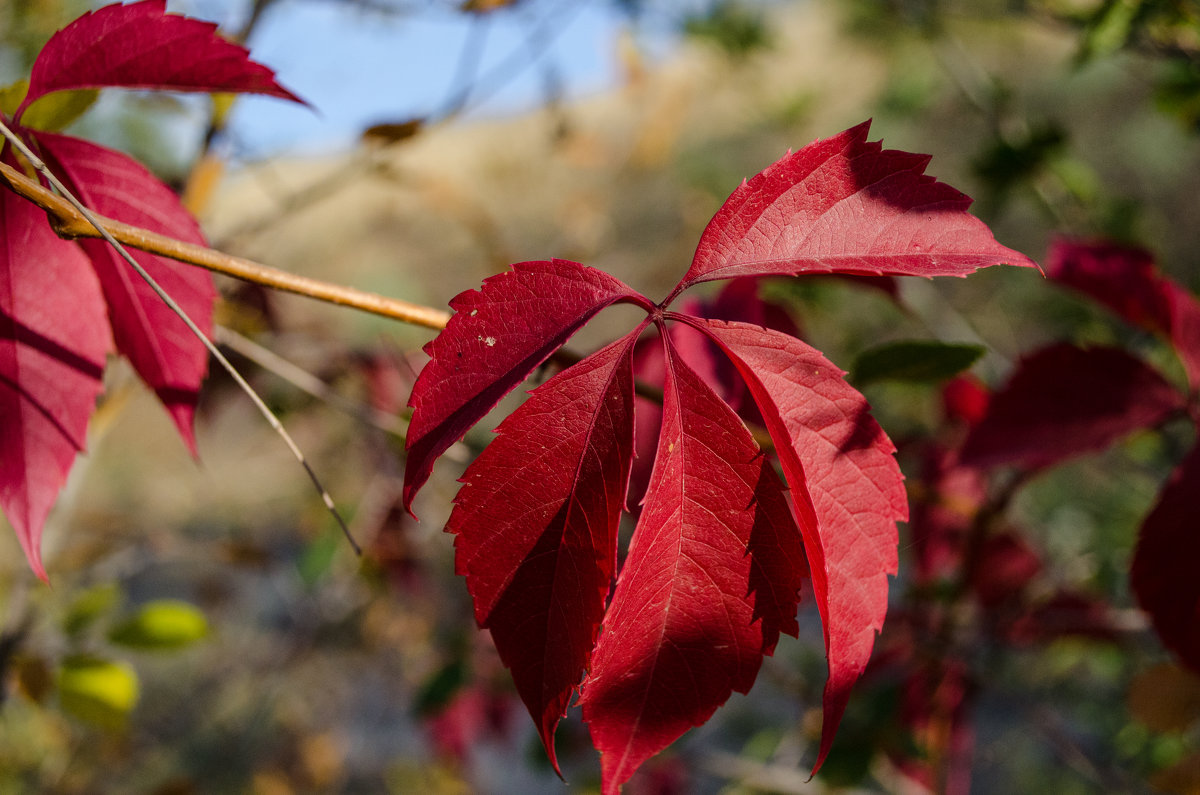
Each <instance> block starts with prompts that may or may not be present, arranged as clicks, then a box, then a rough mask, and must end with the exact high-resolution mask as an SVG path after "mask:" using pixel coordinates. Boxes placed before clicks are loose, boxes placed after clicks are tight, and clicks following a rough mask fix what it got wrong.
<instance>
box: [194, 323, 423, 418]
mask: <svg viewBox="0 0 1200 795" xmlns="http://www.w3.org/2000/svg"><path fill="white" fill-rule="evenodd" d="M213 339H215V340H216V341H217V342H218V343H220V344H221V345H224V346H225V347H227V348H229V349H230V350H232V351H233V352H234V353H236V354H238V355H239V356H243V357H245V358H247V359H249V360H250V361H252V362H254V364H257V365H258V366H259V367H261V368H263V369H264V370H267V371H268V372H271V373H274V374H275V375H276V376H278V377H279V378H282V379H283V380H284V381H287V382H288V383H289V384H291V385H292V386H294V387H296V388H297V389H299V390H301V391H302V392H307V393H308V394H310V395H312V396H313V397H315V398H317V399H318V400H323V401H325V402H326V403H328V404H329V405H331V406H333V407H334V408H336V409H338V410H339V411H343V412H345V413H346V414H349V415H350V416H351V417H354V418H355V419H357V420H359V421H360V422H363V423H366V424H368V425H371V426H373V427H375V428H378V429H379V430H381V431H384V432H386V433H390V434H392V435H394V436H397V437H399V438H400V439H404V433H405V430H406V428H407V424H406V423H405V422H403V421H402V420H401V419H400V418H399V417H397V416H396V415H394V414H389V413H388V412H386V411H381V410H379V409H377V408H374V407H371V406H365V405H363V404H361V403H359V402H358V401H355V400H351V399H350V398H347V397H345V396H344V395H342V394H341V393H340V392H338V391H337V390H336V389H334V388H333V387H331V386H330V385H329V384H327V383H325V382H324V381H323V380H321V379H320V378H318V377H317V376H315V375H313V374H312V373H310V372H309V371H308V370H305V369H304V368H303V367H300V366H299V365H297V364H295V363H294V362H291V361H289V360H287V359H285V358H283V357H282V356H280V355H279V354H277V353H275V352H274V351H272V350H269V349H267V348H264V347H263V346H261V345H259V344H258V343H257V342H255V341H254V340H252V339H250V338H249V337H245V336H243V335H241V334H239V333H237V332H236V331H234V330H233V329H230V328H226V327H224V326H217V327H216V328H215V329H213Z"/></svg>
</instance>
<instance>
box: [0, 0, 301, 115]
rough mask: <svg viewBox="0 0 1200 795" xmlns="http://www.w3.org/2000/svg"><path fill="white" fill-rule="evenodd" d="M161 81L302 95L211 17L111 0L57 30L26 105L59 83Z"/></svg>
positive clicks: (162, 0)
mask: <svg viewBox="0 0 1200 795" xmlns="http://www.w3.org/2000/svg"><path fill="white" fill-rule="evenodd" d="M107 87H117V88H155V89H162V90H164V91H206V92H207V91H222V92H237V93H253V94H269V95H271V96H275V97H280V98H282V99H290V100H294V101H296V102H302V100H301V99H299V98H298V97H297V96H296V95H295V94H293V93H292V92H290V91H288V90H287V89H286V88H284V87H283V86H281V85H279V83H277V82H275V77H274V74H273V73H272V72H271V70H270V69H268V68H267V67H265V66H263V65H262V64H259V63H255V62H254V61H252V60H250V54H249V52H247V51H246V48H244V47H242V46H240V45H238V44H235V43H233V42H231V41H228V40H226V39H223V38H221V37H220V36H219V35H217V26H216V25H214V24H212V23H211V22H203V21H201V20H198V19H189V18H187V17H182V16H178V15H175V14H167V13H166V0H145V2H141V3H131V4H129V5H110V6H105V7H104V8H101V9H99V10H97V11H92V12H89V13H87V14H84V15H83V16H81V17H79V18H78V19H76V20H75V21H74V22H72V23H71V24H70V25H67V26H66V27H65V28H63V29H62V30H60V31H59V32H58V33H56V34H54V35H53V36H51V37H50V40H49V41H48V42H46V46H45V47H43V48H42V51H41V52H40V53H38V57H37V60H36V61H34V64H33V70H32V72H31V73H30V76H29V91H28V93H27V94H26V95H25V100H24V101H23V102H22V103H21V107H20V108H18V110H17V113H16V118H17V119H18V120H19V119H20V118H21V114H22V113H23V112H24V110H25V108H27V107H29V106H30V105H31V104H32V103H33V102H34V101H35V100H37V99H38V98H40V97H43V96H45V95H46V94H49V93H51V92H53V91H63V90H68V89H77V88H107Z"/></svg>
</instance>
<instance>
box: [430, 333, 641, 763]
mask: <svg viewBox="0 0 1200 795" xmlns="http://www.w3.org/2000/svg"><path fill="white" fill-rule="evenodd" d="M640 332H641V329H638V330H637V331H635V332H633V333H631V334H629V335H627V336H626V337H625V338H623V339H621V340H620V341H618V342H615V343H613V344H612V345H609V346H608V347H606V348H604V349H603V350H601V351H598V352H597V353H594V354H592V355H591V356H589V357H587V358H586V359H584V360H583V361H581V362H579V363H578V364H575V365H573V366H572V367H570V368H568V369H566V370H564V371H563V372H561V373H559V374H558V375H556V376H554V377H553V378H551V379H550V380H549V381H547V382H546V383H545V384H543V385H542V386H540V387H538V388H537V389H535V390H533V392H531V393H530V396H529V399H528V400H526V401H525V403H523V404H522V405H521V407H520V408H518V409H517V410H516V411H514V412H513V413H512V414H510V415H509V416H508V418H507V419H505V421H504V422H502V423H501V424H500V427H499V428H497V429H496V432H497V434H498V435H497V437H496V438H495V439H494V440H493V441H492V443H491V444H490V445H488V447H487V448H486V449H485V450H484V451H483V453H481V454H480V455H479V457H478V458H476V459H475V461H474V462H473V463H472V464H471V465H470V466H469V467H468V468H467V471H466V473H465V474H464V475H463V478H462V481H463V486H462V488H461V489H460V490H459V492H458V497H457V498H456V499H455V507H454V511H453V513H451V515H450V521H449V523H448V524H447V526H446V529H447V530H448V531H449V532H451V533H455V534H456V535H457V539H456V540H455V550H456V552H457V555H456V561H457V565H456V569H457V571H458V573H459V574H462V575H464V576H465V577H466V578H467V587H468V589H469V590H470V592H471V597H472V598H473V600H474V602H475V618H476V620H477V621H478V622H479V625H480V626H481V627H485V628H487V629H490V630H491V632H492V638H493V639H494V640H495V642H496V648H497V650H498V651H499V652H500V659H501V660H503V661H504V664H505V665H506V666H508V667H509V668H510V669H511V670H512V673H513V680H514V681H515V682H516V686H517V692H519V693H520V694H521V698H522V700H524V702H525V706H526V707H527V708H528V709H529V712H530V714H531V715H532V716H533V719H534V723H535V724H536V725H537V726H538V731H539V733H540V734H541V737H542V742H543V743H544V744H545V746H546V752H547V754H548V755H549V757H550V761H551V762H552V763H553V764H554V767H555V770H558V762H557V760H556V759H555V754H554V728H555V726H557V725H558V721H559V719H560V718H561V717H562V716H563V715H565V714H566V711H567V706H568V704H569V702H570V700H571V696H572V694H573V693H574V692H575V689H576V687H577V686H578V684H579V681H580V679H581V678H582V677H583V674H584V671H585V670H586V669H587V664H588V660H589V659H590V658H591V654H592V646H593V644H594V643H595V641H596V633H597V632H598V631H599V629H600V619H601V618H602V617H603V614H604V602H605V598H606V597H607V596H608V591H609V586H610V584H611V582H612V578H613V575H614V574H615V573H616V561H617V527H618V524H619V522H620V518H621V508H622V506H623V504H624V497H625V489H626V486H627V483H628V480H629V465H630V460H631V458H632V456H633V438H632V437H633V433H632V429H633V373H632V366H631V359H632V351H633V343H634V341H635V340H636V339H637V335H638V334H639V333H640Z"/></svg>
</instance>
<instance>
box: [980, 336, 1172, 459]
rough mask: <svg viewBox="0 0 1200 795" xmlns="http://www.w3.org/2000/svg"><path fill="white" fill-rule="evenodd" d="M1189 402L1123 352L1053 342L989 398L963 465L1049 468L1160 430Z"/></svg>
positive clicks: (1019, 367)
mask: <svg viewBox="0 0 1200 795" xmlns="http://www.w3.org/2000/svg"><path fill="white" fill-rule="evenodd" d="M1185 405H1186V398H1185V397H1184V396H1183V395H1182V394H1181V393H1180V392H1179V390H1177V389H1175V387H1173V386H1171V384H1169V383H1168V382H1167V381H1166V379H1164V378H1163V377H1162V376H1161V375H1159V374H1158V372H1157V371H1156V370H1153V369H1151V368H1150V367H1149V366H1148V365H1146V364H1145V363H1143V362H1142V361H1141V360H1140V359H1136V358H1134V357H1133V356H1131V355H1129V354H1128V353H1126V352H1125V351H1123V350H1121V349H1119V348H1086V349H1085V348H1078V347H1075V346H1074V345H1071V344H1069V343H1059V344H1056V345H1051V346H1049V347H1047V348H1043V349H1042V350H1040V351H1037V352H1036V353H1034V354H1032V355H1030V356H1028V357H1026V358H1025V359H1023V360H1021V362H1020V363H1019V364H1018V365H1017V369H1016V372H1015V373H1014V374H1013V376H1012V378H1011V379H1010V380H1009V382H1008V384H1007V385H1005V386H1004V387H1003V388H1002V389H1000V390H999V391H997V392H996V393H995V394H994V395H993V396H992V400H991V404H990V406H989V408H988V413H987V415H986V416H985V417H984V418H983V420H982V421H981V422H980V423H979V424H978V425H976V426H975V427H974V428H972V429H971V433H970V435H969V436H968V437H967V441H966V444H965V445H964V447H963V451H962V461H963V463H965V464H970V465H972V466H995V465H997V464H1015V465H1018V466H1023V467H1027V468H1031V469H1035V468H1039V467H1045V466H1050V465H1051V464H1055V463H1058V462H1059V461H1062V460H1064V459H1067V458H1071V457H1073V456H1076V455H1081V454H1083V453H1088V452H1093V451H1095V450H1101V449H1103V448H1105V447H1107V446H1108V445H1110V444H1112V443H1113V442H1114V441H1116V440H1117V439H1119V438H1121V437H1122V436H1125V435H1127V434H1129V433H1132V432H1134V431H1137V430H1140V429H1142V428H1149V427H1153V426H1155V425H1158V424H1159V423H1161V422H1163V421H1164V420H1166V419H1167V418H1169V417H1170V416H1171V415H1172V414H1175V413H1176V412H1179V411H1182V410H1183V408H1184V406H1185Z"/></svg>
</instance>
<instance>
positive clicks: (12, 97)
mask: <svg viewBox="0 0 1200 795" xmlns="http://www.w3.org/2000/svg"><path fill="white" fill-rule="evenodd" d="M28 93H29V81H28V80H26V79H25V78H21V79H20V80H16V81H14V82H12V83H9V84H8V85H6V86H4V87H3V88H0V113H3V114H4V115H5V116H11V115H13V114H14V113H16V112H17V108H19V107H21V103H22V102H24V101H25V95H26V94H28Z"/></svg>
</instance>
